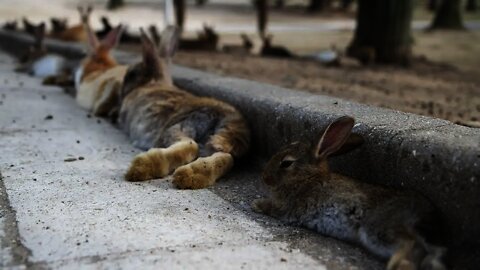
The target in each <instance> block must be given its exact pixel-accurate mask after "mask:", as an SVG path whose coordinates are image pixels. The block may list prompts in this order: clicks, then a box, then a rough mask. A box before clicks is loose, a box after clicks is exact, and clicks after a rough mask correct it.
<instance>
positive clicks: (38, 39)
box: [16, 23, 78, 85]
mask: <svg viewBox="0 0 480 270" xmlns="http://www.w3.org/2000/svg"><path fill="white" fill-rule="evenodd" d="M30 27H31V30H32V31H33V36H34V42H33V44H32V45H31V46H30V47H29V48H28V50H27V52H26V53H25V54H24V55H23V56H21V57H20V66H19V67H18V68H17V69H16V70H17V71H19V72H26V73H29V74H31V75H33V76H35V77H39V78H44V83H46V82H58V83H60V82H61V83H60V84H62V85H64V84H67V83H68V82H71V80H70V74H71V72H72V71H73V69H74V68H75V66H76V65H78V62H76V61H68V60H66V59H65V58H64V57H62V56H60V55H57V54H52V53H48V52H47V49H46V48H45V45H44V39H45V23H40V24H39V25H34V24H32V25H31V26H30Z"/></svg>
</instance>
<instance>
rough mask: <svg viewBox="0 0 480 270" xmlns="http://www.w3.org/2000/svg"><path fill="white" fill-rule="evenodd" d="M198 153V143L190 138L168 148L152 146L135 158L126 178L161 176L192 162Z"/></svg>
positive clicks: (134, 179)
mask: <svg viewBox="0 0 480 270" xmlns="http://www.w3.org/2000/svg"><path fill="white" fill-rule="evenodd" d="M197 155H198V145H197V143H196V142H195V141H194V140H192V139H190V138H183V139H181V140H179V141H177V142H175V143H173V144H171V145H170V146H169V147H167V148H152V149H150V150H148V151H147V152H144V153H141V154H139V155H137V156H136V157H135V158H134V159H133V161H132V163H131V165H130V168H129V169H128V171H127V173H126V174H125V179H126V180H127V181H145V180H150V179H155V178H161V177H164V176H167V175H168V174H170V173H171V172H172V171H174V170H175V169H176V168H178V167H179V166H181V165H183V164H187V163H189V162H191V161H192V160H194V159H195V158H196V157H197Z"/></svg>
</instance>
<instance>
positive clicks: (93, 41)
mask: <svg viewBox="0 0 480 270" xmlns="http://www.w3.org/2000/svg"><path fill="white" fill-rule="evenodd" d="M84 27H85V31H86V33H87V34H88V47H89V52H88V55H87V57H86V58H85V59H84V60H83V61H82V63H81V64H80V67H79V68H78V69H77V70H76V72H75V88H76V90H77V91H76V97H75V98H76V101H77V103H78V104H79V105H80V106H81V107H82V108H84V109H86V110H89V111H92V112H93V113H94V114H95V115H97V116H108V115H109V114H111V113H112V112H113V111H115V110H116V108H117V106H118V104H117V102H118V95H119V91H120V88H121V85H122V82H123V77H124V76H125V73H126V71H127V68H128V67H127V66H124V65H119V64H118V63H117V62H116V61H115V59H114V58H113V57H112V56H111V55H110V51H111V50H112V49H113V48H114V47H115V46H116V45H117V43H118V40H119V37H120V35H121V33H122V26H121V25H119V26H117V27H116V28H114V29H112V30H111V31H110V32H109V33H108V34H107V35H106V36H105V37H104V38H103V39H102V40H101V41H98V40H97V37H96V35H95V33H94V32H93V31H92V30H91V28H90V26H89V25H88V23H86V22H85V23H84Z"/></svg>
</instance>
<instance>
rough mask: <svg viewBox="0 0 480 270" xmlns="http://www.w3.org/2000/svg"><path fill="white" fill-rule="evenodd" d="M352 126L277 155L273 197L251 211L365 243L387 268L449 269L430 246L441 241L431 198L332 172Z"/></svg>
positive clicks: (341, 124)
mask: <svg viewBox="0 0 480 270" xmlns="http://www.w3.org/2000/svg"><path fill="white" fill-rule="evenodd" d="M353 126H354V119H353V118H351V117H348V116H344V117H341V118H339V119H337V120H335V121H334V122H333V123H331V124H330V125H329V126H328V127H327V129H326V130H325V132H324V133H323V135H322V136H321V138H320V140H319V142H318V144H316V145H313V146H312V145H308V144H305V143H302V142H295V143H293V144H291V145H289V146H287V147H285V148H284V149H283V150H281V151H279V152H278V153H277V154H275V155H274V156H273V157H272V159H271V160H270V161H269V162H268V163H267V165H266V167H265V170H264V173H263V180H264V182H265V184H266V185H267V186H268V189H269V190H270V192H271V196H270V197H269V198H263V199H257V200H255V201H254V202H253V203H252V208H253V209H254V210H255V211H256V212H260V213H264V214H267V215H269V216H272V217H275V218H278V219H280V220H282V221H284V222H287V223H290V224H294V225H300V226H304V227H307V228H309V229H312V230H316V231H318V232H319V233H321V234H324V235H327V236H331V237H335V238H338V239H341V240H345V241H348V242H353V243H356V244H359V245H362V246H363V247H365V248H366V249H367V250H369V251H370V252H372V253H373V254H375V255H377V256H380V257H382V258H384V259H388V264H387V269H437V270H439V269H445V266H444V264H443V263H442V261H441V257H442V256H443V254H444V252H445V249H444V248H441V247H439V246H434V245H432V244H430V243H432V242H427V239H428V241H433V242H435V241H434V240H438V239H439V237H442V229H440V228H441V225H440V224H441V223H440V221H439V219H440V218H439V216H438V213H437V210H436V208H435V207H434V206H433V205H432V203H431V202H430V201H429V200H427V199H426V198H424V197H422V196H421V195H419V194H417V193H414V192H407V191H397V190H392V189H387V188H385V187H381V186H376V185H371V184H368V183H364V182H361V181H358V180H355V179H352V178H348V177H346V176H343V175H339V174H335V173H331V172H330V170H329V167H328V163H327V158H328V157H329V156H331V155H334V154H335V153H336V152H337V151H342V148H343V147H344V145H345V142H346V141H347V140H349V136H350V134H351V130H352V128H353ZM435 243H437V242H435Z"/></svg>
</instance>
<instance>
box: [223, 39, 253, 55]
mask: <svg viewBox="0 0 480 270" xmlns="http://www.w3.org/2000/svg"><path fill="white" fill-rule="evenodd" d="M240 37H241V38H242V41H243V44H242V45H224V46H223V48H222V51H223V52H225V53H230V54H239V55H246V54H249V53H250V51H251V50H252V49H253V42H252V40H251V39H250V38H249V37H248V36H247V35H246V34H241V35H240Z"/></svg>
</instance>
